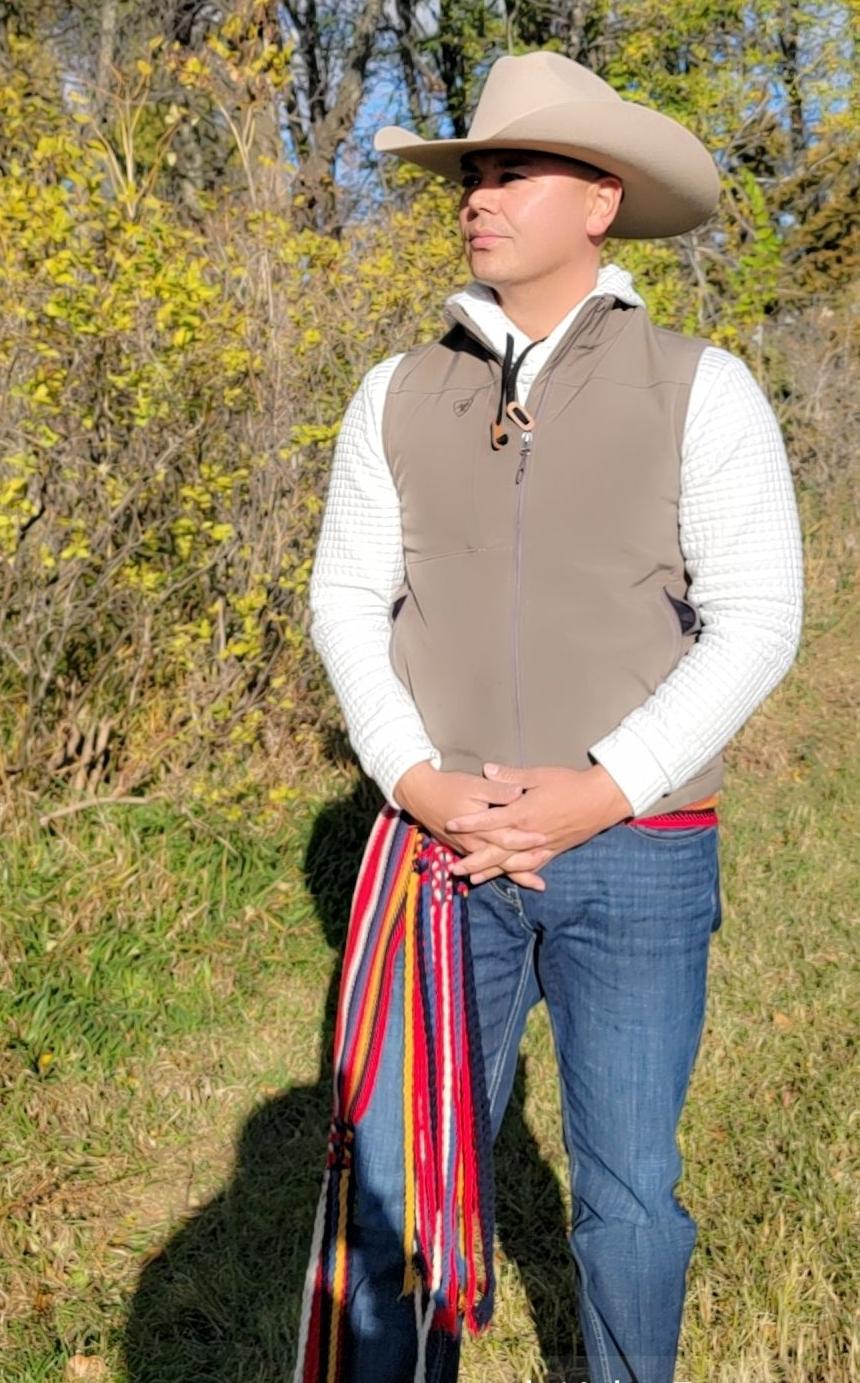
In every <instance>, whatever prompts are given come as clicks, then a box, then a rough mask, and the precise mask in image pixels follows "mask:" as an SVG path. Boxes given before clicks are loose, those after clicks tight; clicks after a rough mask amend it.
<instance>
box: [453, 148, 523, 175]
mask: <svg viewBox="0 0 860 1383" xmlns="http://www.w3.org/2000/svg"><path fill="white" fill-rule="evenodd" d="M487 152H488V153H489V152H490V150H487ZM537 161H538V158H537V155H536V154H533V153H531V152H530V151H529V150H528V149H514V150H512V151H511V153H509V154H500V155H499V156H498V162H499V164H501V166H502V167H503V168H511V167H513V166H514V164H517V163H537ZM460 172H461V173H477V172H478V165H477V164H476V163H475V162H474V160H473V158H472V156H471V154H464V155H463V157H462V158H461V159H460Z"/></svg>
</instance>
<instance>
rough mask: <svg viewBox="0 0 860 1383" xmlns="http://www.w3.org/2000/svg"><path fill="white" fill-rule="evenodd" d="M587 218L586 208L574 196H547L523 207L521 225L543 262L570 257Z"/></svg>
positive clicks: (535, 252)
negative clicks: (578, 233)
mask: <svg viewBox="0 0 860 1383" xmlns="http://www.w3.org/2000/svg"><path fill="white" fill-rule="evenodd" d="M582 219H583V209H582V206H581V205H580V204H579V202H577V201H574V199H573V198H571V197H559V196H552V195H547V196H543V197H538V198H535V199H533V200H532V201H530V203H529V205H528V206H527V207H524V208H522V216H521V225H522V228H523V230H524V232H525V234H526V235H527V237H528V240H529V242H530V244H531V245H532V246H533V250H534V254H535V256H536V257H537V258H539V259H540V260H542V261H550V260H555V259H558V258H559V256H561V257H562V258H565V257H567V255H569V254H570V246H571V244H572V242H573V241H574V239H575V238H576V232H577V227H578V226H579V225H580V223H581V222H582Z"/></svg>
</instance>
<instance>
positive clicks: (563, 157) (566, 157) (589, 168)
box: [460, 147, 618, 180]
mask: <svg viewBox="0 0 860 1383" xmlns="http://www.w3.org/2000/svg"><path fill="white" fill-rule="evenodd" d="M488 152H489V151H488ZM498 152H500V153H503V154H507V155H508V156H509V157H510V158H511V159H513V158H515V157H520V156H525V158H527V157H528V155H529V154H533V155H535V156H536V157H538V158H539V157H540V156H541V155H543V156H544V157H545V158H557V159H558V160H559V161H560V162H561V163H568V164H570V165H572V166H573V167H574V168H575V169H576V171H577V172H578V173H582V175H583V176H584V177H590V178H592V179H594V180H596V179H597V178H614V177H617V176H618V175H617V174H616V173H610V172H608V171H607V169H605V168H598V167H597V164H595V163H588V162H587V161H586V159H584V158H575V157H573V156H572V155H570V154H557V153H556V152H555V150H554V149H516V148H508V147H504V148H502V149H500V150H498ZM469 165H471V166H472V167H474V164H473V163H472V160H471V154H468V153H467V154H463V156H462V158H461V159H460V166H461V171H462V172H464V173H465V172H467V171H471V168H470V167H469Z"/></svg>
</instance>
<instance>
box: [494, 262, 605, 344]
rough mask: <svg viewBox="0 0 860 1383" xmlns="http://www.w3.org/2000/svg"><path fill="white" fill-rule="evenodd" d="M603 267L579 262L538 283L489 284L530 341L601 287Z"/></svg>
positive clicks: (554, 324) (515, 323)
mask: <svg viewBox="0 0 860 1383" xmlns="http://www.w3.org/2000/svg"><path fill="white" fill-rule="evenodd" d="M599 268H600V265H599V263H598V262H594V263H592V264H585V265H583V264H579V265H577V266H576V267H575V268H574V267H572V266H566V267H565V269H564V270H563V271H559V273H557V274H554V275H553V276H552V277H551V278H547V279H540V280H539V281H538V282H532V283H508V284H502V285H500V286H499V287H498V288H496V287H494V286H493V285H492V284H490V285H489V287H491V288H492V291H493V294H494V296H495V299H496V301H497V303H498V304H499V306H500V307H501V309H502V311H503V312H504V313H505V314H506V316H508V317H510V319H511V321H512V322H513V323H514V325H515V326H518V327H519V329H520V331H522V332H523V333H524V334H525V335H526V336H527V337H528V338H529V340H530V341H539V340H541V339H542V338H543V337H544V336H549V334H550V332H551V331H552V329H553V327H556V326H558V323H559V322H560V321H561V320H562V318H564V317H566V316H567V314H568V312H570V310H571V308H572V307H575V306H576V304H577V303H580V302H582V299H583V298H585V297H587V296H588V294H589V293H590V292H591V291H592V289H593V288H595V287H596V286H597V274H598V270H599Z"/></svg>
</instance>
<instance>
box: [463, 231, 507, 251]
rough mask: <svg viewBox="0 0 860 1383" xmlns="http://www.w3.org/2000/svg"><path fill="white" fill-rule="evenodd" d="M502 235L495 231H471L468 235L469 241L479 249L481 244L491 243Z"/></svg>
mask: <svg viewBox="0 0 860 1383" xmlns="http://www.w3.org/2000/svg"><path fill="white" fill-rule="evenodd" d="M501 239H502V237H501V236H500V235H498V234H497V232H496V231H473V232H472V233H471V235H470V236H469V243H470V244H472V245H474V246H475V247H476V248H477V249H480V248H481V246H482V245H492V244H493V243H494V242H495V241H496V240H501Z"/></svg>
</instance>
